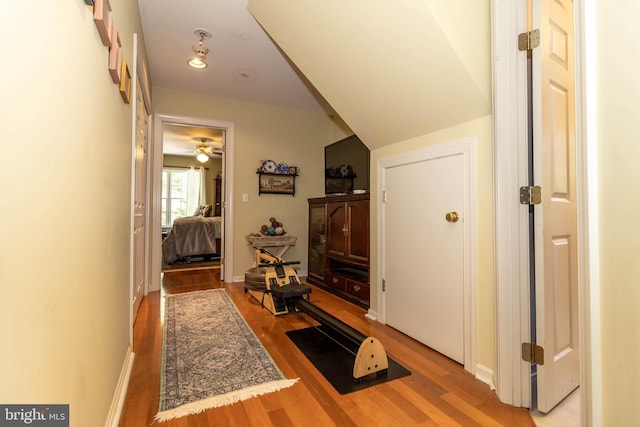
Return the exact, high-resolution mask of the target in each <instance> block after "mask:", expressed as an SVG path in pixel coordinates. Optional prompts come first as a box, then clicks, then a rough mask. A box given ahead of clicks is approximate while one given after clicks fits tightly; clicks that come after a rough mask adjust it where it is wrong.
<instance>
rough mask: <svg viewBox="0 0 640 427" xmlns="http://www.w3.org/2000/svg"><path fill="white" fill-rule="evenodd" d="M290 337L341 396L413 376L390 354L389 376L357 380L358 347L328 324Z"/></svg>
mask: <svg viewBox="0 0 640 427" xmlns="http://www.w3.org/2000/svg"><path fill="white" fill-rule="evenodd" d="M287 336H288V337H289V338H290V339H291V341H293V343H294V344H295V345H296V346H297V347H298V348H299V349H300V351H302V353H304V355H305V356H306V357H307V359H309V361H310V362H311V363H313V366H315V367H316V369H318V371H320V373H321V374H322V375H323V376H324V377H325V378H326V379H327V381H329V382H330V383H331V385H332V386H333V387H334V388H335V389H336V390H337V391H338V393H340V394H347V393H352V392H354V391H358V390H362V389H365V388H367V387H371V386H373V385H377V384H382V383H385V382H387V381H391V380H395V379H398V378H402V377H406V376H408V375H411V372H410V371H409V370H407V369H406V368H404V367H403V366H402V365H400V364H399V363H397V362H396V361H395V360H393V359H392V358H390V357H389V356H388V355H387V358H388V359H389V369H388V371H387V375H386V376H378V375H377V374H371V375H369V376H367V377H364V379H361V380H359V381H356V380H355V379H354V378H353V364H354V361H355V359H356V356H355V354H356V353H357V351H358V348H357V345H355V344H354V343H352V342H351V341H349V340H348V339H346V338H344V337H341V336H339V335H338V334H336V333H335V332H334V331H333V330H331V329H330V328H327V327H325V326H324V325H321V326H317V327H311V328H305V329H298V330H295V331H289V332H287Z"/></svg>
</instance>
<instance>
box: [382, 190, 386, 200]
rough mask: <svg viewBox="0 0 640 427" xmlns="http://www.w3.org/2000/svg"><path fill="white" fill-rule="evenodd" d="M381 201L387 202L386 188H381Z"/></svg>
mask: <svg viewBox="0 0 640 427" xmlns="http://www.w3.org/2000/svg"><path fill="white" fill-rule="evenodd" d="M381 198H382V203H386V202H387V191H386V190H382V197H381Z"/></svg>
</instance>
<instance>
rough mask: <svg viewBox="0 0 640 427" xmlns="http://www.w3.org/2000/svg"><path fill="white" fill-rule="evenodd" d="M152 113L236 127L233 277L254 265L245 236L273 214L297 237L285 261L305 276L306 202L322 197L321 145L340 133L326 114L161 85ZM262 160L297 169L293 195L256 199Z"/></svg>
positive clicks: (156, 93)
mask: <svg viewBox="0 0 640 427" xmlns="http://www.w3.org/2000/svg"><path fill="white" fill-rule="evenodd" d="M153 110H154V112H155V113H158V114H167V115H174V116H186V117H194V118H204V119H211V120H221V121H227V122H233V123H234V124H235V165H234V171H235V173H234V184H235V185H234V190H233V191H234V196H233V203H234V209H235V212H234V230H233V233H234V254H233V256H234V271H233V276H234V278H236V279H241V280H244V272H245V271H246V270H247V269H248V268H250V267H251V264H252V262H253V256H254V250H253V249H252V248H251V246H249V245H248V244H247V242H246V240H245V235H247V234H248V233H256V232H259V231H260V226H261V225H262V224H263V223H264V222H265V221H266V220H267V219H269V218H270V217H272V216H273V217H276V218H277V219H278V221H280V222H282V223H283V224H284V228H285V230H286V231H287V233H290V234H293V235H295V236H298V241H297V242H296V245H295V246H293V247H292V248H291V249H289V251H288V252H287V254H286V255H285V257H284V258H285V259H287V260H296V261H300V262H301V264H300V271H301V272H304V273H306V271H307V237H306V236H307V215H308V214H307V198H310V197H318V196H322V195H324V173H323V169H324V146H325V145H327V144H329V143H331V142H334V135H336V134H340V131H339V130H337V129H336V125H334V123H333V121H332V120H331V119H330V118H329V116H327V115H326V114H323V113H317V112H309V111H301V110H293V109H288V108H281V107H275V106H270V105H264V104H255V103H248V102H243V101H238V100H232V99H225V98H216V97H208V96H204V95H200V94H194V93H186V92H179V91H174V90H169V89H166V88H161V87H154V89H153ZM262 159H271V160H274V161H276V162H285V163H287V164H289V165H291V166H298V167H299V168H300V176H298V177H297V178H296V194H295V197H292V196H290V195H280V194H278V195H273V194H271V195H269V194H266V195H265V194H263V195H261V196H258V175H257V174H256V170H257V167H258V162H259V161H260V160H262ZM243 193H246V194H247V195H248V198H249V201H248V202H246V203H243V202H242V194H243Z"/></svg>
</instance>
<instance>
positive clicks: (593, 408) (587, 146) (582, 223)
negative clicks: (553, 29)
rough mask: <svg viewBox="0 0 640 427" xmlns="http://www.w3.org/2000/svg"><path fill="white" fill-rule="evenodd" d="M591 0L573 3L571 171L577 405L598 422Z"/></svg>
mask: <svg viewBox="0 0 640 427" xmlns="http://www.w3.org/2000/svg"><path fill="white" fill-rule="evenodd" d="M594 3H595V1H594V0H583V1H576V2H575V3H574V8H575V23H574V25H575V31H574V33H575V35H574V43H575V46H576V51H575V69H576V141H577V142H578V141H579V142H580V143H577V144H576V151H577V161H576V174H577V176H578V178H579V180H578V184H582V185H578V189H577V190H578V236H579V237H580V238H579V239H578V240H579V241H581V242H582V244H580V245H579V246H578V266H579V267H578V283H580V286H579V288H578V292H579V299H580V317H579V319H580V320H579V321H580V405H581V422H582V425H583V426H586V427H591V426H601V425H602V399H600V398H599V397H598V396H596V394H595V391H596V390H602V366H601V357H602V354H601V348H602V342H601V340H600V337H601V334H600V328H601V326H600V280H599V278H600V271H599V270H600V264H599V259H598V252H599V234H598V222H599V220H598V216H599V215H598V145H597V135H598V132H597V120H596V108H597V90H596V89H597V88H596V84H595V80H594V78H595V70H596V66H595V52H594V49H595V47H596V46H597V44H596V40H595V39H596V31H595V23H594V18H595V5H594Z"/></svg>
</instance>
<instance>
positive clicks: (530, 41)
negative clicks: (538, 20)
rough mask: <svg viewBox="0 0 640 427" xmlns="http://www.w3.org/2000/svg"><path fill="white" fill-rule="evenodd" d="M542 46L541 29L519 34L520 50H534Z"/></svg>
mask: <svg viewBox="0 0 640 427" xmlns="http://www.w3.org/2000/svg"><path fill="white" fill-rule="evenodd" d="M538 46H540V30H533V31H527V32H526V33H520V34H518V50H521V51H522V50H533V49H535V48H536V47H538Z"/></svg>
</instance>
